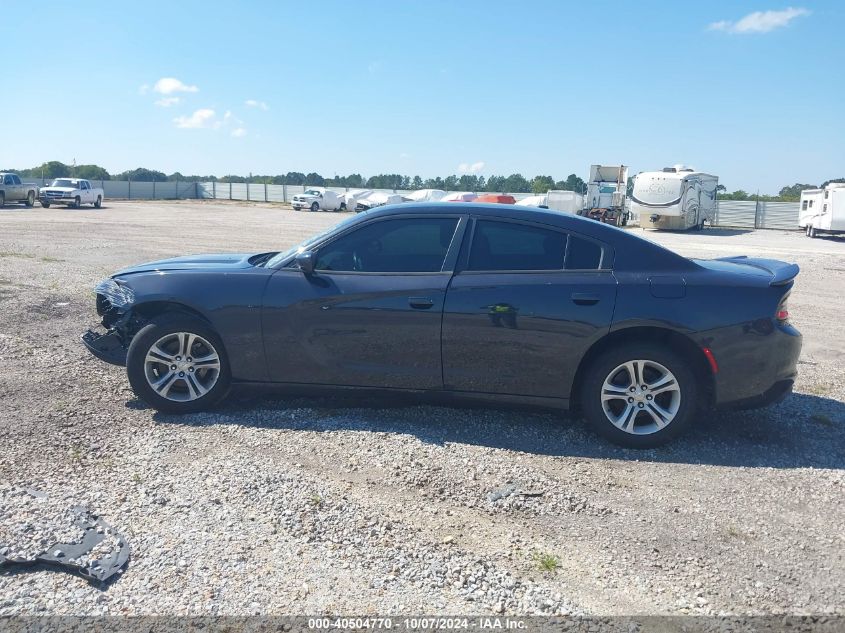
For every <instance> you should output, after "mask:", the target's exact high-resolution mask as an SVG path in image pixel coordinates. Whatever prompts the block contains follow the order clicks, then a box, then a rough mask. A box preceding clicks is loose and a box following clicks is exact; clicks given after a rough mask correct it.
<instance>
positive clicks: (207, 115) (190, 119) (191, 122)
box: [173, 108, 220, 129]
mask: <svg viewBox="0 0 845 633" xmlns="http://www.w3.org/2000/svg"><path fill="white" fill-rule="evenodd" d="M173 122H174V123H175V124H176V127H180V128H191V129H197V128H215V129H216V128H219V127H220V121H217V120H215V118H214V110H212V109H211V108H201V109H199V110H197V111H195V112H194V113H193V114H192V115H191V116H177V117H176V118H175V119H173Z"/></svg>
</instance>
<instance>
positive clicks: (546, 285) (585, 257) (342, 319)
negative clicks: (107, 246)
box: [83, 203, 801, 447]
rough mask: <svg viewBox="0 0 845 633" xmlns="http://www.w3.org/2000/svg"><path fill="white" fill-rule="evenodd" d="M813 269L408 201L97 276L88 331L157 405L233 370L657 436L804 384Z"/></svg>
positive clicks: (199, 396)
mask: <svg viewBox="0 0 845 633" xmlns="http://www.w3.org/2000/svg"><path fill="white" fill-rule="evenodd" d="M797 274H798V267H797V266H796V265H794V264H787V263H784V262H780V261H775V260H767V259H750V258H745V257H731V258H725V259H716V260H693V259H687V258H685V257H681V256H680V255H678V254H676V253H673V252H672V251H669V250H666V249H664V248H662V247H660V246H658V245H656V244H653V243H651V242H649V241H647V240H644V239H641V238H639V237H636V236H635V235H633V234H631V233H630V232H629V231H625V230H622V229H617V228H614V227H611V226H608V225H606V224H601V223H598V222H595V221H592V220H589V219H585V218H580V217H578V216H574V215H568V214H562V213H557V212H554V211H548V210H541V209H532V208H527V207H516V206H509V205H490V206H486V205H481V204H472V203H469V204H455V203H451V204H403V205H398V206H391V207H382V208H378V209H375V210H373V211H370V212H367V213H363V214H360V215H356V216H354V217H351V218H349V219H348V220H346V221H344V222H341V223H340V224H339V225H337V226H335V227H334V228H332V229H330V230H329V231H327V232H326V233H323V234H321V235H318V236H316V237H314V238H312V239H309V240H307V241H306V242H304V243H303V244H301V245H299V246H297V247H296V248H293V249H291V250H288V251H285V252H282V253H259V254H252V255H250V254H243V255H199V256H191V257H178V258H175V259H167V260H162V261H158V262H153V263H149V264H143V265H140V266H136V267H134V268H128V269H126V270H123V271H120V272H118V273H116V274H115V275H113V276H112V277H111V278H110V279H107V280H105V281H104V282H102V283H101V284H100V285H99V286H98V287H97V312H98V313H99V314H100V315H101V316H102V318H103V326H104V327H105V328H106V330H107V331H106V332H105V333H97V332H92V331H89V332H88V333H86V334H85V335H84V336H83V340H84V342H85V344H86V345H87V346H88V348H89V349H90V350H91V352H93V353H94V354H95V355H96V356H97V357H99V358H101V359H103V360H105V361H108V362H111V363H115V364H120V365H125V366H126V368H127V374H128V376H129V382H130V383H131V385H132V388H133V389H134V391H135V393H136V394H137V395H138V396H139V397H140V398H142V399H143V400H145V401H146V402H148V403H149V404H150V405H152V406H153V407H155V408H156V409H158V410H160V411H166V412H171V413H188V412H193V411H199V410H202V409H207V408H208V407H211V406H212V405H214V404H216V403H217V402H219V401H220V400H221V399H222V398H223V397H224V396H225V395H226V393H227V392H228V391H229V389H230V388H231V386H232V385H234V384H244V383H251V384H264V385H279V386H282V385H285V386H287V387H294V388H296V389H302V390H305V389H306V388H307V389H308V390H309V391H313V390H338V389H356V390H358V389H367V390H373V391H375V392H378V391H381V392H385V391H389V392H392V393H397V394H409V395H413V396H415V397H417V398H419V397H420V396H428V395H432V396H437V397H438V398H439V399H448V398H461V399H473V400H480V399H484V400H489V401H499V402H519V403H528V404H536V405H540V406H551V407H560V408H569V409H574V410H577V411H579V412H581V414H582V415H583V416H584V417H585V418H586V419H587V421H588V422H589V423H590V424H591V425H592V426H593V427H594V428H595V429H596V431H598V432H599V433H601V434H602V435H603V436H605V437H607V438H609V439H610V440H612V441H614V442H617V443H619V444H623V445H626V446H634V447H647V446H655V445H658V444H661V443H663V442H665V441H667V440H668V439H670V438H672V437H674V436H676V435H677V434H678V433H680V432H681V431H683V430H684V429H685V428H687V427H689V426H690V425H691V424H694V423H695V420H696V418H697V416H698V413H699V412H700V411H701V410H704V409H710V408H714V407H734V408H751V407H760V406H765V405H768V404H771V403H773V402H777V401H779V400H781V399H783V398H784V397H785V396H786V395H787V394H789V393H790V391H791V389H792V384H793V381H794V379H795V376H796V365H797V362H798V356H799V353H800V350H801V335H800V334H799V333H798V331H797V330H796V329H795V328H793V327H792V326H791V325H790V324H789V314H788V311H787V307H786V301H787V298H788V296H789V293H790V291H791V289H792V286H793V283H794V278H795V276H796V275H797Z"/></svg>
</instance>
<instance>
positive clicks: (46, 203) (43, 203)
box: [41, 201, 50, 209]
mask: <svg viewBox="0 0 845 633" xmlns="http://www.w3.org/2000/svg"><path fill="white" fill-rule="evenodd" d="M41 206H42V207H44V208H45V209H49V208H50V203H49V202H46V201H44V202H42V203H41Z"/></svg>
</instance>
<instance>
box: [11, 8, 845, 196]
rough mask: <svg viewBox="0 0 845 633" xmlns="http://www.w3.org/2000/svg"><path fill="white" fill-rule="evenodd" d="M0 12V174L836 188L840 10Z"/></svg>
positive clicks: (843, 111) (840, 167) (842, 148)
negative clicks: (506, 178)
mask: <svg viewBox="0 0 845 633" xmlns="http://www.w3.org/2000/svg"><path fill="white" fill-rule="evenodd" d="M787 1H788V0H787ZM0 6H3V7H4V8H5V9H6V11H5V14H6V16H7V18H9V19H11V17H10V16H15V20H16V21H19V22H20V24H21V25H24V24H27V23H29V24H36V23H39V24H49V25H50V28H51V29H60V30H61V32H62V33H64V34H67V37H52V38H51V37H47V36H42V35H41V34H40V33H39V32H38V31H37V30H34V29H33V28H25V27H23V26H22V27H21V28H14V29H4V35H3V38H2V39H0V51H2V58H3V59H4V60H6V62H7V63H6V64H4V68H5V69H6V70H5V71H4V79H3V95H2V97H0V113H2V115H3V116H2V118H3V121H4V133H3V137H4V139H3V142H2V143H0V167H7V166H14V167H19V168H25V167H30V166H33V165H36V164H40V163H41V162H43V161H45V160H62V161H64V162H70V161H71V160H73V159H74V158H75V159H76V160H77V162H78V163H80V164H82V163H97V164H100V165H102V166H104V167H106V168H107V169H108V170H109V171H111V172H119V171H123V170H125V169H130V168H134V167H139V166H143V167H149V168H153V169H160V170H162V171H165V172H168V173H170V172H172V171H175V170H179V171H181V172H182V173H185V174H210V173H213V174H216V175H220V176H222V175H224V174H227V173H238V174H247V173H249V172H253V173H256V174H257V173H270V174H277V173H284V172H287V171H302V172H309V171H317V172H319V173H321V174H323V175H326V176H329V175H333V174H335V173H337V174H347V173H351V172H358V173H362V174H364V175H365V176H369V175H373V174H376V173H395V172H398V173H402V174H409V175H416V174H419V175H421V176H422V177H424V178H425V177H428V176H435V175H444V176H445V175H448V174H451V173H461V170H464V171H470V172H473V173H479V174H483V175H490V174H502V175H507V174H510V173H513V172H520V173H522V174H523V175H525V176H527V177H529V178H530V177H532V176H534V175H536V174H549V175H552V176H554V177H555V178H556V179H563V178H565V177H566V176H567V175H568V174H570V173H576V174H578V175H580V176H581V177H583V178H586V177H587V175H588V171H589V165H590V164H591V163H605V164H617V163H619V162H622V163H624V164H627V165H630V166H631V168H632V173H635V172H636V171H641V170H647V169H658V168H660V167H663V166H665V165H672V164H675V163H684V164H688V165H692V166H694V167H696V168H698V169H702V170H704V171H708V172H711V173H715V174H717V175H719V176H720V181H721V182H722V183H723V184H725V185H726V186H727V187H728V189H729V190H734V189H738V188H743V189H746V190H748V191H757V190H759V191H760V192H761V193H776V192H777V190H778V189H779V188H780V187H781V186H783V185H787V184H792V183H794V182H796V181H797V182H802V183H812V184H818V183H819V182H821V181H823V180H827V179H829V178H834V177H842V176H845V125H843V123H845V121H844V120H843V119H845V117H844V116H843V115H845V83H843V81H842V69H843V65H845V48H844V47H843V45H842V24H843V17H845V8H843V6H845V5H843V3H841V2H839V1H838V0H828V1H818V2H802V3H798V4H792V5H791V6H790V5H789V4H780V3H777V2H775V3H772V1H771V0H761V1H760V2H759V3H746V2H706V3H677V2H618V3H616V2H602V1H595V0H591V1H589V2H587V1H583V2H563V1H561V0H549V1H540V0H537V1H533V0H522V1H520V2H505V1H497V0H479V1H474V0H464V1H462V2H449V1H440V0H427V1H425V2H423V1H421V0H420V1H418V2H403V1H401V0H393V1H392V2H380V1H370V2H368V1H366V0H364V1H362V2H340V1H339V2H301V1H297V2H240V3H235V4H233V3H231V2H226V3H222V2H209V1H206V2H190V1H187V2H158V1H155V0H153V1H148V2H144V3H143V4H141V5H139V4H132V5H129V4H125V3H122V2H87V1H84V0H83V1H78V2H74V3H73V4H72V5H69V4H67V3H66V2H51V1H42V2H39V3H38V8H37V10H32V9H31V8H28V9H27V10H26V11H22V12H20V15H19V16H17V15H16V14H17V13H18V12H17V11H12V8H13V7H19V6H20V4H19V3H12V2H8V1H7V0H2V1H0ZM9 71H11V73H10V72H9ZM837 76H838V77H837ZM172 79H175V80H177V81H176V82H174V81H171V80H172ZM160 80H165V81H160ZM248 102H252V103H251V104H248ZM227 113H228V114H227Z"/></svg>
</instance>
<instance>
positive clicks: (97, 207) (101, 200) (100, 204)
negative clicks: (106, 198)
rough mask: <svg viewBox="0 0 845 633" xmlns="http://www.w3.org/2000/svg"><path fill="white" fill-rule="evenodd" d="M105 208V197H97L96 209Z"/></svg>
mask: <svg viewBox="0 0 845 633" xmlns="http://www.w3.org/2000/svg"><path fill="white" fill-rule="evenodd" d="M101 206H103V196H97V200H95V201H94V208H95V209H99V208H100V207H101Z"/></svg>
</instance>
